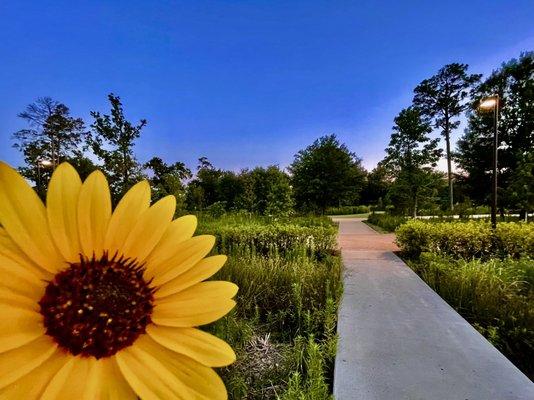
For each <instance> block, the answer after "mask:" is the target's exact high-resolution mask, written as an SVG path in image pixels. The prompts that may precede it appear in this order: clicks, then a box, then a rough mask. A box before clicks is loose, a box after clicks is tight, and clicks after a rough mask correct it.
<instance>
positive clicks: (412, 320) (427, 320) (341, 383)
mask: <svg viewBox="0 0 534 400" xmlns="http://www.w3.org/2000/svg"><path fill="white" fill-rule="evenodd" d="M334 220H336V219H334ZM336 221H337V222H339V224H340V229H339V244H340V246H341V249H342V257H343V262H344V265H345V277H344V281H345V290H344V295H343V300H342V304H341V308H340V315H339V325H338V333H339V344H338V353H337V357H336V365H335V373H334V396H335V398H336V400H359V399H362V400H508V399H509V400H512V399H514V400H519V399H521V400H522V399H524V400H534V384H533V383H532V382H531V381H530V380H529V379H528V378H527V377H526V376H525V375H524V374H522V373H521V372H520V371H519V370H518V369H517V368H516V367H515V366H514V365H513V364H512V363H511V362H510V361H508V359H506V358H505V357H504V356H503V355H502V354H501V353H500V352H499V351H497V350H496V349H495V348H494V347H493V346H492V345H491V344H490V343H489V342H488V341H486V339H484V337H483V336H482V335H480V334H479V333H478V332H477V331H476V330H475V329H474V328H473V327H472V326H471V325H469V323H467V322H466V321H465V320H464V319H463V318H462V317H461V316H460V315H459V314H458V313H456V311H454V309H452V308H451V307H450V306H449V305H448V304H447V303H446V302H445V301H443V300H442V299H441V298H440V297H439V296H438V295H437V294H436V293H435V292H434V291H433V290H432V289H430V288H429V287H428V286H427V285H426V284H425V283H424V282H423V281H422V280H421V279H420V278H419V277H418V276H417V275H416V274H415V273H414V272H413V271H412V270H411V269H410V268H409V267H408V266H407V265H406V264H404V262H402V260H401V259H399V258H398V257H397V256H396V255H395V254H393V252H392V251H393V250H395V249H396V247H395V245H394V244H393V240H394V236H393V235H381V234H379V233H376V232H375V231H374V230H372V229H371V228H369V227H368V226H367V225H365V224H364V223H363V222H362V219H356V218H355V219H346V218H343V219H341V218H340V219H338V220H336Z"/></svg>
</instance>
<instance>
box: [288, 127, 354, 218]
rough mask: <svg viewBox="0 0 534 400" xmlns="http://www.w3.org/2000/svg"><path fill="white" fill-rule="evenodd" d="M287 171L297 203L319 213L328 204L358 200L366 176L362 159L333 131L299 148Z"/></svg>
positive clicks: (352, 202)
mask: <svg viewBox="0 0 534 400" xmlns="http://www.w3.org/2000/svg"><path fill="white" fill-rule="evenodd" d="M289 171H290V173H291V174H292V184H293V191H294V196H295V201H296V205H297V207H299V208H300V209H303V210H314V211H319V212H321V213H324V212H325V210H326V208H327V207H330V206H339V205H343V204H355V203H357V202H358V200H359V197H360V192H361V191H362V189H363V185H364V179H365V172H364V170H363V168H362V166H361V159H359V158H358V157H357V156H356V155H355V154H354V153H352V152H350V151H349V149H348V148H347V146H346V145H344V144H341V143H340V142H339V141H338V139H337V138H336V136H335V135H329V136H323V137H321V138H319V139H317V140H316V141H315V142H314V143H313V144H312V145H310V146H308V147H307V148H306V149H304V150H301V151H299V152H298V153H297V154H296V155H295V159H294V161H293V163H292V164H291V166H290V168H289Z"/></svg>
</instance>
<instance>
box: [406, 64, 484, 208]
mask: <svg viewBox="0 0 534 400" xmlns="http://www.w3.org/2000/svg"><path fill="white" fill-rule="evenodd" d="M467 69H468V66H467V64H458V63H452V64H447V65H445V66H444V67H443V68H441V69H440V70H439V71H438V73H437V74H436V75H434V76H432V77H431V78H429V79H425V80H424V81H422V82H421V83H420V84H419V85H418V86H417V87H416V88H415V89H414V94H415V95H414V98H413V102H414V105H415V106H416V107H418V108H420V109H421V112H422V113H423V114H424V115H426V116H428V117H430V118H432V120H433V122H434V126H435V127H436V128H438V129H441V134H442V136H443V137H444V138H445V146H446V155H447V178H448V182H449V207H450V209H451V210H452V209H453V208H454V196H453V174H452V151H451V133H452V132H453V131H454V130H455V129H456V128H458V125H459V124H460V121H459V120H458V117H459V116H460V115H461V114H462V113H463V111H464V110H465V109H466V107H467V104H466V101H465V100H466V98H467V97H468V96H469V91H470V89H471V88H472V87H473V85H475V84H476V83H477V82H478V81H479V80H480V77H481V75H477V74H471V75H470V74H468V73H467Z"/></svg>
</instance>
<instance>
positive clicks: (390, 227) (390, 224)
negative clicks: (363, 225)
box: [367, 213, 408, 232]
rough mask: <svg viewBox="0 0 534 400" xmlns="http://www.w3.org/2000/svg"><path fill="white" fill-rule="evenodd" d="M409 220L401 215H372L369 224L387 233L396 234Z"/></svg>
mask: <svg viewBox="0 0 534 400" xmlns="http://www.w3.org/2000/svg"><path fill="white" fill-rule="evenodd" d="M407 220H408V218H406V217H402V216H399V215H391V214H378V213H372V214H370V215H369V216H368V217H367V222H369V223H370V224H372V225H376V226H378V227H380V228H382V229H383V230H385V231H387V232H395V229H397V228H398V227H399V226H401V225H402V224H404V223H405V222H406V221H407Z"/></svg>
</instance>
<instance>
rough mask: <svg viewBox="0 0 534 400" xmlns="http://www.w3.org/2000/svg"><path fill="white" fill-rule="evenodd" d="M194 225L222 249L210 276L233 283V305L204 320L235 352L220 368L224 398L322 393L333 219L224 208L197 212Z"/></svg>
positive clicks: (326, 389) (337, 278) (334, 271)
mask: <svg viewBox="0 0 534 400" xmlns="http://www.w3.org/2000/svg"><path fill="white" fill-rule="evenodd" d="M199 231H201V232H204V233H211V234H215V235H216V236H217V238H218V239H219V241H220V244H219V248H218V251H220V252H222V253H225V254H227V255H228V256H229V259H228V262H227V264H226V265H225V266H224V267H223V269H222V270H221V271H220V272H219V273H218V274H217V275H216V276H215V277H214V279H222V280H228V281H231V282H234V283H236V284H237V285H238V286H239V292H238V294H237V297H236V300H237V307H236V308H235V309H234V311H232V313H231V314H230V315H228V316H227V317H225V318H223V319H222V320H220V321H218V322H217V323H214V324H212V325H211V326H209V330H210V331H211V332H213V333H214V334H216V335H217V336H218V337H220V338H223V339H224V340H226V341H228V343H230V344H231V345H232V347H233V348H234V349H235V350H236V353H237V362H236V363H235V364H233V365H231V366H229V367H227V368H223V369H221V370H220V371H219V372H220V373H221V376H222V377H223V380H224V381H225V384H226V386H227V389H228V392H229V396H230V398H231V399H277V398H280V399H285V400H293V399H295V400H296V399H299V400H301V399H317V400H319V399H321V400H322V399H328V398H329V397H330V396H331V395H330V393H331V383H332V377H333V365H334V359H335V350H336V340H337V337H336V324H337V309H338V305H339V300H340V296H341V291H342V283H341V260H340V257H339V256H338V255H337V252H336V249H335V234H336V227H335V225H334V224H332V222H331V221H330V219H328V218H315V217H295V218H291V219H288V218H284V219H270V218H268V217H255V216H250V215H248V216H247V215H230V216H223V217H221V218H219V219H213V218H210V219H206V220H204V219H200V226H199ZM303 232H304V233H305V235H304V236H305V237H306V240H302V239H303V236H302V234H303ZM258 237H261V240H258ZM332 237H333V238H334V241H333V242H332V241H331V240H330V238H332ZM266 243H269V245H266ZM317 243H321V244H320V245H317Z"/></svg>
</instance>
